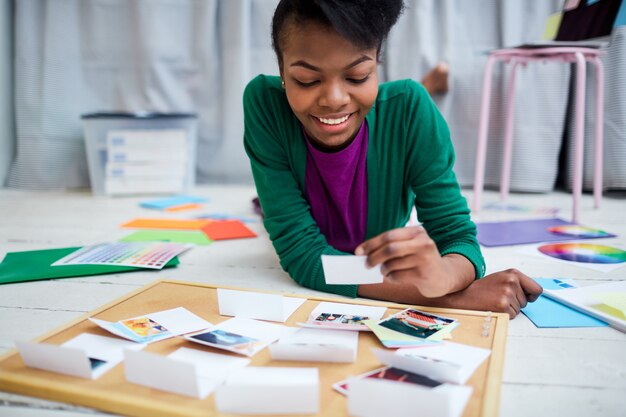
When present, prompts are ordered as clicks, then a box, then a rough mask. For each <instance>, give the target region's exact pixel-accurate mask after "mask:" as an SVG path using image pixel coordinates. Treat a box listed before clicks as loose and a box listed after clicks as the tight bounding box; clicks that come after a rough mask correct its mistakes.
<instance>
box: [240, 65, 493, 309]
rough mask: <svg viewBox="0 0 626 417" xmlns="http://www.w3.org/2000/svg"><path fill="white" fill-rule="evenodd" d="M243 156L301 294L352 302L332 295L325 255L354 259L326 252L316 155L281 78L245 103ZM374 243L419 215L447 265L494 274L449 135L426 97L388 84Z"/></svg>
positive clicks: (376, 169)
mask: <svg viewBox="0 0 626 417" xmlns="http://www.w3.org/2000/svg"><path fill="white" fill-rule="evenodd" d="M243 107H244V123H245V132H244V146H245V149H246V153H247V154H248V157H249V158H250V165H251V167H252V174H253V176H254V181H255V184H256V188H257V192H258V195H259V200H260V202H261V207H262V209H263V213H264V215H265V220H264V224H265V228H266V229H267V232H268V233H269V237H270V239H271V241H272V243H273V245H274V248H275V249H276V252H277V254H278V257H279V258H280V264H281V265H282V267H283V269H284V270H285V271H287V272H288V273H289V275H290V276H291V277H292V278H293V279H294V280H295V281H296V282H298V283H299V284H300V285H304V286H306V287H309V288H313V289H316V290H320V291H326V292H331V293H336V294H341V295H347V296H351V297H356V296H357V289H358V286H357V285H328V284H326V282H325V280H324V272H323V269H322V262H321V258H320V255H322V254H334V255H340V254H345V253H344V252H340V251H338V250H336V249H334V248H332V247H331V246H329V245H328V243H327V242H326V238H325V237H324V236H323V235H322V233H321V232H320V230H319V228H318V226H317V224H316V223H315V220H314V219H313V217H312V216H311V212H310V209H309V204H308V202H307V200H306V199H305V197H304V189H305V184H304V179H305V168H306V156H307V148H306V143H305V139H304V137H303V134H302V127H301V125H300V122H299V121H298V119H297V118H296V116H295V115H294V114H293V112H292V111H291V108H290V107H289V104H288V102H287V97H286V95H285V92H284V90H283V89H282V87H281V82H280V79H279V77H275V76H265V75H259V76H258V77H256V78H255V79H253V80H252V81H250V83H249V84H248V86H247V87H246V90H245V92H244V95H243ZM365 120H366V122H367V124H368V130H369V138H368V149H367V195H368V197H367V199H368V209H367V230H366V238H367V239H369V238H371V237H374V236H376V235H378V234H380V233H382V232H384V231H387V230H390V229H394V228H398V227H403V226H404V225H406V223H407V221H408V219H409V216H410V213H411V208H412V205H413V204H414V205H415V208H416V210H417V216H418V219H419V220H420V221H421V222H422V224H423V226H424V228H425V229H426V231H427V232H428V234H429V236H430V237H431V238H432V239H433V240H434V241H435V243H436V244H437V247H438V249H439V252H440V253H441V254H442V255H445V254H449V253H457V254H461V255H463V256H465V257H466V258H467V259H469V260H470V262H472V264H473V265H474V268H475V270H476V277H477V278H478V277H481V276H482V275H483V274H484V272H485V264H484V260H483V257H482V255H481V252H480V247H479V246H478V242H477V241H476V226H475V225H474V223H472V221H471V220H470V215H469V209H468V207H467V202H466V201H465V199H464V198H463V196H462V195H461V190H460V187H459V184H458V182H457V180H456V176H455V175H454V172H453V171H452V167H453V165H454V149H453V146H452V142H451V141H450V132H449V130H448V127H447V125H446V123H445V121H444V119H443V117H442V116H441V114H440V113H439V111H438V110H437V108H436V107H435V105H434V103H433V102H432V100H431V99H430V96H429V95H428V93H427V92H426V90H425V89H424V88H423V87H422V86H421V85H420V84H418V83H416V82H414V81H411V80H403V81H395V82H389V83H384V84H381V85H380V86H379V89H378V97H377V99H376V102H375V104H374V106H373V107H372V109H371V110H370V112H369V113H368V115H367V116H366V119H365Z"/></svg>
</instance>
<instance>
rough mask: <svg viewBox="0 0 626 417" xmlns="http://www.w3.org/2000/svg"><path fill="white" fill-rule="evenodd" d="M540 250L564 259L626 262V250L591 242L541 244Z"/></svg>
mask: <svg viewBox="0 0 626 417" xmlns="http://www.w3.org/2000/svg"><path fill="white" fill-rule="evenodd" d="M538 249H539V252H541V253H543V254H544V255H548V256H551V257H553V258H557V259H562V260H564V261H572V262H584V263H593V264H619V263H622V262H626V251H623V250H622V249H618V248H613V247H611V246H604V245H594V244H590V243H552V244H549V245H542V246H539V248H538Z"/></svg>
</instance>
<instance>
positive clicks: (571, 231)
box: [548, 224, 613, 238]
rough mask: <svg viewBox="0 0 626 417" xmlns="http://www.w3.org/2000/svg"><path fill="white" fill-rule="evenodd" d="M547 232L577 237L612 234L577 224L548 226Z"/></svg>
mask: <svg viewBox="0 0 626 417" xmlns="http://www.w3.org/2000/svg"><path fill="white" fill-rule="evenodd" d="M548 232H550V233H554V234H557V235H561V236H572V237H577V238H590V237H611V236H613V235H611V234H610V233H607V232H605V231H604V230H600V229H592V228H590V227H585V226H579V225H577V224H572V225H563V226H552V227H548Z"/></svg>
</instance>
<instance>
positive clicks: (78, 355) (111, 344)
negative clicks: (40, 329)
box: [15, 333, 145, 379]
mask: <svg viewBox="0 0 626 417" xmlns="http://www.w3.org/2000/svg"><path fill="white" fill-rule="evenodd" d="M15 344H16V345H17V349H18V351H19V352H20V355H21V356H22V359H23V360H24V363H25V364H26V366H29V367H31V368H38V369H43V370H46V371H52V372H58V373H61V374H65V375H71V376H77V377H79V378H87V379H96V378H99V377H100V376H101V375H103V374H104V373H105V372H107V371H108V370H110V369H111V368H113V367H114V366H115V365H117V364H118V363H120V362H121V361H122V359H123V353H122V352H123V350H124V349H133V350H140V349H143V348H144V347H145V345H141V344H136V343H131V342H126V341H124V340H119V339H114V338H112V337H104V336H98V335H93V334H88V333H83V334H80V335H78V336H76V337H75V338H73V339H70V340H68V341H67V342H65V343H63V344H62V345H60V346H59V345H51V344H48V343H35V342H15Z"/></svg>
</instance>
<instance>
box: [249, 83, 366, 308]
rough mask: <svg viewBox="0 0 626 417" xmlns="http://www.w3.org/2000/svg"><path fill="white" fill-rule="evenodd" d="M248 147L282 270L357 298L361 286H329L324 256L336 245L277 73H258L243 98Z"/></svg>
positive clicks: (314, 285)
mask: <svg viewBox="0 0 626 417" xmlns="http://www.w3.org/2000/svg"><path fill="white" fill-rule="evenodd" d="M243 107H244V147H245V150H246V153H247V155H248V157H249V159H250V166H251V169H252V175H253V177H254V182H255V185H256V189H257V193H258V195H259V200H260V203H261V207H262V209H263V213H264V216H265V218H264V225H265V228H266V230H267V232H268V234H269V237H270V240H271V241H272V244H273V245H274V249H275V250H276V253H277V254H278V257H279V259H280V264H281V266H282V267H283V269H284V270H285V271H286V272H287V273H288V274H289V275H290V276H291V277H292V278H293V279H294V280H295V281H296V282H298V284H300V285H303V286H305V287H309V288H312V289H315V290H319V291H325V292H330V293H335V294H340V295H346V296H350V297H356V295H357V288H358V287H357V286H356V285H328V284H326V282H325V279H324V272H323V269H322V262H321V255H322V254H334V255H341V254H345V253H343V252H340V251H338V250H335V249H334V248H332V247H331V246H330V245H328V243H327V242H326V239H325V238H324V236H323V235H322V233H321V232H320V230H319V228H318V226H317V224H316V223H315V220H314V219H313V217H312V216H311V213H310V208H309V205H308V203H307V201H306V199H305V198H304V168H305V166H304V164H305V163H306V153H305V151H306V147H305V144H304V143H303V142H301V143H299V142H297V141H302V140H303V138H302V135H301V131H300V125H299V123H298V122H297V119H296V118H295V116H294V115H293V113H292V112H291V109H290V108H289V105H288V103H287V100H286V97H285V95H284V92H283V91H282V89H281V88H280V80H279V79H278V77H268V76H258V77H256V78H255V79H254V80H252V81H251V82H250V83H249V84H248V86H247V87H246V90H245V92H244V96H243Z"/></svg>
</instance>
